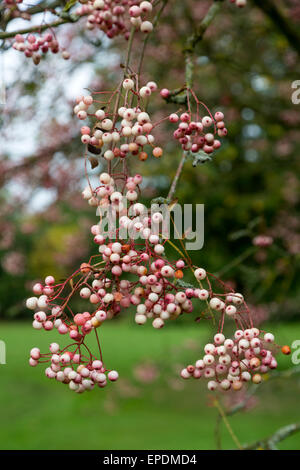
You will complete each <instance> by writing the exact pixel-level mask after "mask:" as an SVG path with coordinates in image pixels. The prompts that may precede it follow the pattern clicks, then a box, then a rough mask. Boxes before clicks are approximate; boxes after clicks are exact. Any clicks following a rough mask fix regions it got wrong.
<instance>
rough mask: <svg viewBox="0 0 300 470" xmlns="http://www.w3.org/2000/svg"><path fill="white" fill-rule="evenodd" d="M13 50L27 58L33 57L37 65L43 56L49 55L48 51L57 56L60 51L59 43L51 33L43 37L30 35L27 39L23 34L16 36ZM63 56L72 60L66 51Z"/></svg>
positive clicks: (62, 53)
mask: <svg viewBox="0 0 300 470" xmlns="http://www.w3.org/2000/svg"><path fill="white" fill-rule="evenodd" d="M13 48H14V49H16V50H17V51H20V52H23V53H24V55H25V56H26V57H28V58H30V57H31V58H32V60H33V63H34V64H35V65H38V64H39V63H40V60H41V57H42V55H44V54H47V52H48V51H51V52H52V53H53V54H57V53H58V52H59V51H60V47H59V44H58V41H57V40H56V39H55V38H54V36H53V35H52V34H51V33H46V34H44V35H43V36H42V35H40V36H35V35H34V34H28V36H27V37H25V38H24V37H23V36H22V35H21V34H16V36H15V38H14V43H13ZM61 55H62V57H63V58H64V59H65V60H68V59H69V58H70V54H69V52H68V51H66V50H63V51H62V52H61Z"/></svg>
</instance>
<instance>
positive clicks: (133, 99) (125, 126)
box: [74, 78, 163, 161]
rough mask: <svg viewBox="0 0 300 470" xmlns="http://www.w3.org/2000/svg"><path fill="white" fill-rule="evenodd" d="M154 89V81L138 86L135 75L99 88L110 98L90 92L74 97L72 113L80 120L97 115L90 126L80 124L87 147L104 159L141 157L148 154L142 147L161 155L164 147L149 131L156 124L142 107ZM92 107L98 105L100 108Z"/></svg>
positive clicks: (82, 139)
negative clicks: (114, 85) (105, 88)
mask: <svg viewBox="0 0 300 470" xmlns="http://www.w3.org/2000/svg"><path fill="white" fill-rule="evenodd" d="M156 90H157V85H156V83H155V82H148V83H147V84H146V85H145V86H142V87H140V88H139V87H138V86H137V82H136V80H135V79H132V78H126V79H125V80H123V82H122V84H121V85H120V86H119V87H118V88H117V90H116V91H114V92H112V93H111V92H98V93H95V94H100V95H101V96H105V95H107V94H108V95H109V98H107V99H104V100H102V101H99V100H97V99H95V98H93V97H92V96H90V95H88V96H80V97H78V98H77V100H76V102H77V104H76V106H75V107H74V113H75V114H76V116H77V117H78V119H80V120H85V119H87V117H93V118H95V119H96V122H95V124H94V125H93V127H89V126H83V127H82V128H81V134H82V137H81V141H82V143H84V144H85V145H87V149H88V151H90V152H91V153H93V154H95V155H100V154H101V155H102V156H103V157H104V159H105V160H107V161H111V160H114V159H118V158H120V159H124V158H125V157H128V156H129V155H134V156H138V158H139V159H140V160H141V161H144V160H146V159H147V158H148V153H147V152H146V151H145V147H147V146H148V147H150V148H151V147H152V154H153V156H154V157H156V158H160V157H161V156H162V154H163V151H162V149H161V148H160V147H156V146H155V144H154V143H155V137H154V136H153V135H152V133H151V132H152V131H153V129H154V127H155V126H156V125H157V124H158V123H156V124H153V123H152V122H151V119H150V116H149V114H148V113H147V112H146V111H145V110H144V109H145V103H146V102H147V101H148V99H149V97H150V96H151V94H152V93H153V92H155V91H156ZM91 106H92V107H93V108H95V107H98V108H99V109H96V110H95V109H94V111H93V112H90V111H91Z"/></svg>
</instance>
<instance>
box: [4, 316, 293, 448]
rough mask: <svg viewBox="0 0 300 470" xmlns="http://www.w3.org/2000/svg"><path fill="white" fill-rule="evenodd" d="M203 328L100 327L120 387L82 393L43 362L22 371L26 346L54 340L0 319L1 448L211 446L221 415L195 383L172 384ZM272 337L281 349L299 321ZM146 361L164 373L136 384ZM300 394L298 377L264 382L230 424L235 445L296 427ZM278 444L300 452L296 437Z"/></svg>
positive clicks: (225, 440)
mask: <svg viewBox="0 0 300 470" xmlns="http://www.w3.org/2000/svg"><path fill="white" fill-rule="evenodd" d="M208 330H209V327H208V326H207V325H205V326H204V327H198V328H197V327H195V324H193V325H189V326H184V327H183V328H181V327H180V325H179V327H178V325H176V326H175V325H174V326H173V325H171V326H168V327H166V328H164V329H162V330H159V331H153V328H152V327H151V326H149V327H148V326H146V327H142V328H141V327H138V326H136V325H133V324H132V323H130V324H129V322H122V321H119V322H111V323H108V324H107V325H105V328H103V330H101V343H102V346H103V351H104V359H105V363H106V365H107V367H109V368H115V369H117V370H118V371H119V373H120V381H119V382H117V383H114V384H113V383H112V384H109V385H108V387H107V388H106V389H105V390H100V389H95V390H94V391H92V392H90V393H85V394H82V395H78V394H75V393H73V392H71V391H69V390H68V388H67V387H65V386H62V385H61V384H58V383H56V382H55V381H50V380H49V379H46V377H45V375H44V371H43V367H42V366H39V367H37V368H30V367H29V366H28V352H29V351H30V349H31V348H32V347H33V346H38V347H40V348H41V350H42V351H44V352H45V351H47V350H48V345H49V343H50V342H51V341H54V340H56V341H57V334H56V333H55V332H48V333H46V332H37V331H35V330H33V329H32V327H31V325H30V324H28V323H1V324H0V339H2V340H4V341H5V342H6V347H7V364H6V365H1V366H0V377H1V389H0V420H1V426H0V448H1V449H214V448H215V447H216V444H215V441H214V427H215V422H216V416H217V410H216V409H215V408H214V407H212V406H209V395H208V392H207V390H206V389H205V387H204V386H203V385H201V384H200V383H199V381H186V382H183V383H182V382H180V379H179V380H178V381H177V371H178V370H179V368H180V365H182V364H185V363H186V362H187V363H188V362H194V360H195V359H197V351H196V350H195V344H196V345H197V344H198V343H199V346H201V344H202V345H203V342H204V340H205V339H206V338H208V334H209V331H208ZM272 331H274V332H275V334H276V336H277V338H278V341H279V342H281V343H287V344H288V343H291V342H292V341H293V340H294V339H297V338H300V325H299V324H283V325H276V326H275V328H274V326H272ZM60 339H62V340H63V341H62V344H64V343H65V341H66V340H65V339H63V338H62V337H61V338H60ZM179 358H180V362H181V364H180V363H179ZM149 360H152V361H154V362H157V363H159V364H161V367H160V377H159V378H158V379H157V380H155V381H154V382H152V383H149V384H145V383H140V382H138V381H137V379H136V378H135V377H134V375H133V373H132V371H133V369H134V368H135V366H136V365H137V364H139V363H143V361H149ZM290 365H291V362H290V357H280V367H281V368H288V367H290ZM172 384H173V386H172ZM174 384H175V386H174ZM178 384H179V385H178ZM181 384H182V385H181ZM180 385H181V386H180ZM299 389H300V385H299V379H297V378H293V379H285V380H282V379H280V380H279V379H274V380H270V381H267V382H266V383H265V384H263V386H261V387H260V388H259V390H258V392H257V394H256V397H257V399H258V403H257V404H256V406H255V408H254V409H252V410H248V411H246V412H242V413H238V414H236V415H235V416H233V417H230V418H229V421H230V424H231V426H232V428H233V430H234V432H235V433H236V435H237V436H238V439H239V440H240V442H241V443H250V442H252V441H255V440H256V439H259V438H263V437H266V436H268V435H269V434H272V433H273V432H274V431H275V430H276V429H277V428H279V427H281V426H284V425H286V424H289V423H292V422H296V421H300V409H299V398H298V397H299ZM221 432H222V444H223V448H225V449H229V448H234V443H233V441H232V439H231V437H230V435H229V434H228V432H227V430H226V428H225V426H224V425H222V428H221ZM280 448H282V449H300V435H295V436H292V437H290V438H289V439H287V440H286V441H284V442H283V443H282V444H280Z"/></svg>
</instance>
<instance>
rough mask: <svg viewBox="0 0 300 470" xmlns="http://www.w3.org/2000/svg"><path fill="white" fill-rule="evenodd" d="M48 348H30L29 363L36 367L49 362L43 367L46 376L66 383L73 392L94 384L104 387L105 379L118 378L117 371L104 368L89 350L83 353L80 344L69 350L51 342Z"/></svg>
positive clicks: (113, 380)
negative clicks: (45, 352)
mask: <svg viewBox="0 0 300 470" xmlns="http://www.w3.org/2000/svg"><path fill="white" fill-rule="evenodd" d="M49 349H50V353H47V354H41V352H40V350H39V348H32V349H31V351H30V359H29V364H30V365H31V366H32V367H36V366H37V365H38V364H41V363H42V364H43V363H48V362H50V363H51V365H50V366H49V367H47V368H46V369H45V374H46V377H48V378H49V379H56V380H57V381H58V382H62V383H64V384H65V385H68V386H69V389H70V390H73V391H74V392H77V393H82V392H84V391H86V390H92V389H93V388H94V387H95V385H98V387H100V388H104V387H105V386H106V385H107V379H108V380H109V381H111V382H115V381H116V380H118V377H119V374H118V372H117V371H115V370H110V371H108V370H107V369H105V367H104V366H103V362H102V361H100V360H99V359H97V358H95V357H94V356H93V355H92V354H91V353H90V351H89V350H87V352H86V355H83V354H82V353H81V351H80V345H76V347H74V351H70V349H69V347H68V348H64V349H61V348H60V346H59V344H57V343H51V344H50V347H49Z"/></svg>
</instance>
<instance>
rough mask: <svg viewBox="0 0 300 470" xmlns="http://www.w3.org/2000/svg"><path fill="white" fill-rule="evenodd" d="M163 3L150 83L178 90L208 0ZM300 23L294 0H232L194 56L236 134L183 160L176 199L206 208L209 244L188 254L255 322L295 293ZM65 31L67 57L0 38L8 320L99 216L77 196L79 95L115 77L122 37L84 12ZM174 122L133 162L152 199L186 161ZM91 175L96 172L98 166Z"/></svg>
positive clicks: (198, 73)
mask: <svg viewBox="0 0 300 470" xmlns="http://www.w3.org/2000/svg"><path fill="white" fill-rule="evenodd" d="M37 3H38V4H39V2H37ZM56 3H58V4H61V5H64V2H63V1H61V2H56ZM166 3H167V4H166V8H165V10H164V12H163V14H162V16H161V19H160V22H161V27H160V28H159V29H158V32H157V33H156V34H155V35H151V36H150V38H149V43H148V52H147V59H146V61H145V63H144V72H143V74H144V75H143V78H144V80H145V81H146V80H150V79H151V80H155V81H156V82H158V83H160V84H161V85H162V86H163V87H166V88H168V89H171V90H173V89H177V88H180V87H181V86H183V85H184V83H185V71H184V67H183V64H184V51H185V49H186V48H187V45H188V38H190V36H191V34H192V32H193V30H194V29H195V27H197V25H198V24H199V23H200V21H201V19H202V18H203V17H204V16H205V14H206V12H207V10H208V8H209V7H210V5H211V4H212V2H211V1H208V0H207V1H206V0H203V1H196V0H187V1H184V2H171V1H169V2H166ZM0 8H3V7H0ZM1 15H2V16H1V27H2V29H3V30H4V29H5V26H6V25H5V16H4V13H3V11H1ZM20 21H21V20H20V19H18V18H16V19H11V20H10V21H8V22H7V23H8V24H7V29H8V30H12V31H14V30H17V29H18V28H19V27H20ZM299 22H300V7H299V2H297V1H296V0H289V1H285V2H283V1H276V2H275V1H271V0H267V1H266V0H264V1H263V2H260V1H259V0H253V1H249V2H248V5H247V7H246V8H243V9H237V8H236V7H235V6H234V5H232V4H230V2H229V1H224V2H222V8H221V11H220V12H219V14H218V15H217V17H216V18H215V20H214V22H213V23H212V24H211V25H210V27H209V28H208V30H207V31H206V34H205V36H204V37H203V38H202V40H201V41H198V42H196V44H195V51H194V55H195V70H194V84H193V85H194V89H195V91H196V93H197V94H198V96H199V97H200V99H203V101H204V102H205V103H206V104H207V106H208V107H209V108H211V109H212V110H213V111H214V107H215V108H218V109H221V110H222V111H223V112H224V114H225V116H226V123H227V125H228V131H229V132H228V137H227V139H226V140H225V142H224V145H223V146H222V148H221V149H220V150H219V151H218V152H217V154H216V156H215V157H214V158H213V161H212V162H209V163H206V164H203V165H201V164H200V165H197V166H193V164H192V163H193V162H192V161H191V160H188V161H187V162H186V164H185V167H184V170H183V173H182V175H181V178H180V181H179V185H178V187H177V193H176V197H178V199H179V201H180V203H181V204H184V203H192V204H196V203H204V204H205V244H204V247H203V249H202V250H200V251H199V252H197V253H196V252H194V253H193V259H194V262H195V264H201V263H202V262H203V264H204V265H205V266H207V268H208V270H209V271H210V272H213V273H218V274H219V275H220V276H222V278H223V279H225V280H226V279H227V280H228V281H231V282H233V281H232V280H233V279H235V281H234V282H235V286H236V287H237V289H238V290H242V291H243V292H245V294H247V297H248V299H249V300H250V302H251V303H252V304H253V305H254V304H255V305H256V310H255V312H256V315H257V317H258V318H260V319H261V320H264V319H267V318H268V317H270V316H280V317H284V318H293V317H295V316H296V315H297V314H298V304H299V300H300V289H299V287H298V285H299V264H298V262H299V251H300V232H299V225H300V219H299V214H298V210H299V202H300V201H299V197H300V196H299V194H300V193H299V178H298V175H299V159H298V158H297V157H298V152H299V147H300V140H299V134H300V130H299V123H300V105H296V104H293V102H292V99H291V97H292V93H293V91H294V90H293V88H292V83H293V82H294V81H295V80H297V79H299V77H300V67H299V53H300V34H299V33H298V32H297V27H298V26H299ZM22 24H23V23H22ZM57 35H58V38H59V40H60V42H62V43H63V45H64V47H65V48H66V49H67V50H68V51H69V52H70V55H71V57H70V60H68V61H62V59H61V58H60V57H56V56H55V55H51V56H49V57H47V59H46V60H42V61H41V63H40V64H39V66H38V67H37V68H35V67H34V66H33V64H32V62H31V60H29V59H25V58H24V56H23V55H22V54H19V53H18V52H16V51H14V50H12V49H11V47H10V42H9V41H3V42H2V51H1V52H2V55H1V58H2V63H1V65H2V71H3V77H4V78H3V83H4V86H5V87H6V102H5V104H4V105H2V107H1V116H0V123H1V146H0V156H1V162H0V183H1V189H0V199H1V206H0V216H1V220H0V228H1V237H0V250H1V265H0V299H1V300H0V315H1V317H12V316H14V317H15V316H22V315H24V314H25V311H24V306H23V299H24V298H25V297H26V294H27V293H28V292H26V290H27V289H28V288H29V287H30V286H31V284H32V282H33V281H35V280H36V279H37V278H38V277H40V276H43V275H47V274H49V273H50V272H51V273H53V274H54V275H56V276H57V277H59V278H61V277H64V276H65V275H66V273H67V272H68V271H69V270H70V268H72V267H74V266H75V265H76V263H78V261H81V260H82V261H84V260H85V259H87V258H88V257H89V255H90V254H92V244H91V236H90V233H89V226H90V225H91V224H92V223H93V221H94V217H95V214H94V209H93V208H87V207H86V204H85V203H84V201H82V200H81V196H80V191H81V189H82V188H83V185H84V167H83V159H82V155H83V145H81V144H80V143H79V140H78V131H79V129H80V124H79V123H78V120H77V119H76V118H75V117H74V116H73V114H72V111H73V100H74V98H75V97H76V96H77V94H80V93H81V92H82V90H83V89H84V88H90V89H93V90H96V89H100V87H101V88H102V89H110V88H112V85H113V84H115V83H117V82H118V80H119V76H120V62H121V60H122V59H121V55H120V52H122V49H123V48H124V44H123V43H122V42H121V41H120V40H118V39H115V40H112V41H110V40H108V39H107V38H106V37H105V36H104V35H102V34H101V32H99V31H98V32H97V33H95V32H93V31H90V32H87V31H86V30H85V29H84V20H80V21H79V22H77V23H76V24H68V25H63V26H60V27H59V28H58V30H57ZM136 52H137V53H140V51H136ZM137 55H138V54H137ZM151 106H152V109H151V113H152V114H153V115H154V116H155V120H156V119H159V118H160V117H165V116H167V115H168V114H169V113H170V112H171V111H172V110H174V111H175V110H177V109H178V105H177V104H171V103H166V102H164V101H163V100H162V99H161V98H160V97H158V98H157V99H156V101H155V102H154V104H152V105H151ZM167 128H168V124H166V130H167ZM168 130H169V132H165V133H162V134H161V135H160V136H159V138H160V139H161V140H162V141H163V142H164V143H165V145H166V147H165V148H166V151H165V154H164V157H163V158H162V159H161V160H159V161H156V160H155V161H154V160H153V159H149V160H148V161H147V162H143V163H141V162H139V160H138V159H137V161H136V170H137V172H143V174H144V175H145V185H146V186H145V195H147V197H148V199H149V201H150V200H151V199H152V198H154V197H156V196H160V195H164V196H166V195H167V193H168V189H169V186H170V183H171V181H172V178H173V176H174V174H175V171H176V167H177V165H178V162H179V160H180V157H181V155H180V151H179V148H178V147H177V146H176V143H173V142H171V141H170V142H168V141H166V139H167V138H168V136H169V135H170V132H172V128H171V126H170V128H169V129H168ZM88 172H89V175H90V177H91V178H93V177H94V176H93V175H95V177H96V176H97V175H98V173H99V167H98V168H95V169H92V168H91V167H90V168H88ZM261 235H263V236H268V237H270V238H269V241H270V244H268V246H258V245H261V242H260V239H259V238H257V237H258V236H261ZM8 293H9V294H8Z"/></svg>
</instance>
